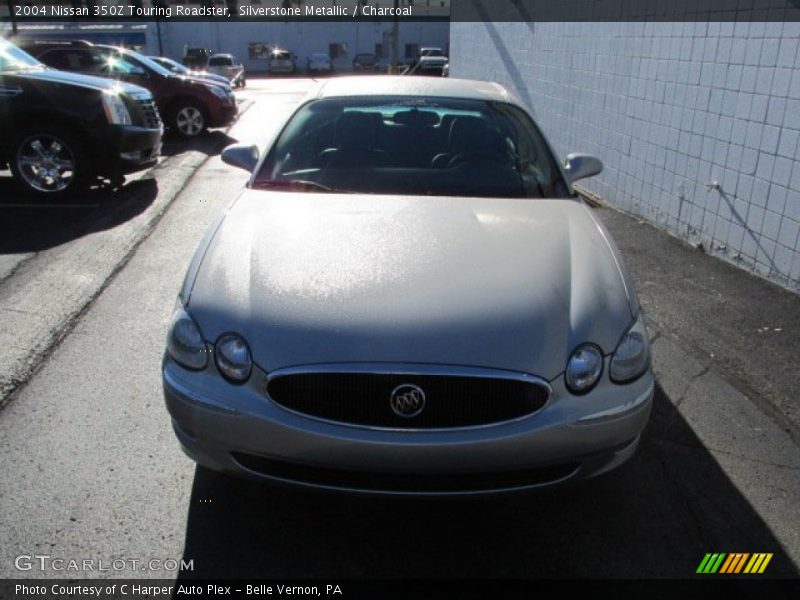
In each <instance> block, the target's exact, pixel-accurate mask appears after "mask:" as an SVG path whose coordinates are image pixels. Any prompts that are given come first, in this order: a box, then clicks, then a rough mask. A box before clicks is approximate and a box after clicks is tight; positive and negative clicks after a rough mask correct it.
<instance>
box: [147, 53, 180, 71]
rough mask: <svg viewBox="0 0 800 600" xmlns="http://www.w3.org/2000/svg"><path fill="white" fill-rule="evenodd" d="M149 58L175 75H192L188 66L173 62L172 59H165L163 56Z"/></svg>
mask: <svg viewBox="0 0 800 600" xmlns="http://www.w3.org/2000/svg"><path fill="white" fill-rule="evenodd" d="M148 58H149V59H150V60H152V61H153V62H157V63H158V64H160V65H161V66H162V67H164V68H166V69H169V70H170V71H172V72H173V73H182V74H184V73H190V71H189V68H188V67H187V66H185V65H182V64H181V63H179V62H178V61H175V60H172V59H171V58H165V57H163V56H159V57H152V56H148Z"/></svg>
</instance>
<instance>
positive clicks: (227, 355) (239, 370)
mask: <svg viewBox="0 0 800 600" xmlns="http://www.w3.org/2000/svg"><path fill="white" fill-rule="evenodd" d="M214 360H215V362H216V363H217V368H218V369H219V371H220V373H222V375H223V376H224V377H225V379H227V380H229V381H231V382H232V383H243V382H245V381H247V378H248V377H250V371H251V370H252V368H253V361H252V359H251V358H250V348H249V347H248V345H247V342H246V341H244V338H243V337H242V336H240V335H237V334H235V333H226V334H223V335H221V336H220V338H219V339H218V340H217V343H216V346H215V348H214Z"/></svg>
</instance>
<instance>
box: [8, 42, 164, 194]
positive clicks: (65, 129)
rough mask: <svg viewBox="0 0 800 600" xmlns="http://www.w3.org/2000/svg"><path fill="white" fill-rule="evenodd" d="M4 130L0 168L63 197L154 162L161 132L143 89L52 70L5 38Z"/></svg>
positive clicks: (35, 190)
mask: <svg viewBox="0 0 800 600" xmlns="http://www.w3.org/2000/svg"><path fill="white" fill-rule="evenodd" d="M0 131H2V132H3V133H2V135H0V168H5V166H6V165H7V166H8V167H10V169H11V172H12V174H13V176H14V180H15V182H16V183H17V185H18V186H19V187H20V188H21V189H22V190H23V191H25V192H29V193H32V194H38V195H44V196H59V195H63V194H67V193H71V192H77V191H80V190H82V189H84V188H86V187H87V186H89V185H91V184H92V183H94V182H96V181H97V179H98V178H99V177H102V178H107V179H111V180H112V181H114V182H118V181H119V180H120V179H121V178H122V176H123V175H124V174H126V173H131V172H133V171H138V170H141V169H144V168H146V167H148V166H150V165H153V164H155V162H156V161H157V159H158V155H159V152H160V150H161V133H162V131H163V127H162V124H161V119H160V118H159V115H158V110H157V109H156V105H155V102H154V100H153V96H152V94H151V93H150V92H149V91H147V90H146V89H144V88H141V87H139V86H135V85H129V84H122V85H117V84H116V83H115V82H111V81H109V80H108V79H102V78H100V77H88V76H84V75H77V74H73V73H64V72H61V71H56V70H53V69H48V68H47V67H45V65H43V64H42V63H40V62H39V61H38V60H36V59H35V58H33V57H32V56H30V55H29V54H27V53H25V52H23V51H22V50H20V49H19V48H17V47H16V46H14V44H12V43H10V42H8V41H6V40H4V39H2V38H0Z"/></svg>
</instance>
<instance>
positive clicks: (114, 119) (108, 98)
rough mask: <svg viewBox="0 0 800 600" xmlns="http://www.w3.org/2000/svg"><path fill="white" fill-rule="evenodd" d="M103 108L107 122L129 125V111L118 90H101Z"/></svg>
mask: <svg viewBox="0 0 800 600" xmlns="http://www.w3.org/2000/svg"><path fill="white" fill-rule="evenodd" d="M102 96H103V110H104V111H105V113H106V118H107V119H108V122H109V123H111V124H112V125H130V124H131V122H132V121H131V113H130V112H128V107H127V106H125V102H124V101H123V100H122V97H121V96H120V95H119V93H118V92H116V91H114V90H104V91H103V94H102Z"/></svg>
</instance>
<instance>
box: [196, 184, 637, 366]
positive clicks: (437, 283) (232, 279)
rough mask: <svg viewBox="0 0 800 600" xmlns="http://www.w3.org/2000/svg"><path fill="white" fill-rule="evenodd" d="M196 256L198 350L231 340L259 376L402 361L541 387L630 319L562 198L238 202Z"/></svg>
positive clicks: (285, 197)
mask: <svg viewBox="0 0 800 600" xmlns="http://www.w3.org/2000/svg"><path fill="white" fill-rule="evenodd" d="M198 256H202V257H203V258H202V261H201V262H200V261H199V260H198V261H196V263H195V266H194V267H193V268H191V269H190V273H189V276H188V277H187V282H186V284H185V287H184V293H183V297H184V300H187V299H188V308H189V311H190V312H191V313H192V315H193V316H194V317H195V319H196V320H197V322H198V324H199V326H200V328H201V330H202V331H203V334H204V336H205V337H206V339H207V340H209V341H213V340H216V339H217V337H218V336H219V335H220V334H222V333H225V332H228V331H236V332H238V333H241V334H242V335H244V336H245V338H246V339H247V341H248V342H249V344H250V346H251V349H252V352H253V356H254V360H255V362H256V363H257V364H259V365H260V366H261V367H262V368H264V369H266V370H267V371H271V370H274V369H278V368H282V367H288V366H296V365H303V364H312V363H331V362H404V363H412V362H413V363H434V364H450V365H469V366H478V367H488V368H498V369H509V370H515V371H521V372H526V373H531V374H534V375H538V376H540V377H545V378H547V379H552V378H554V377H556V376H558V375H559V374H560V373H561V372H563V370H564V366H565V363H566V360H567V357H568V356H569V354H570V352H571V351H572V350H573V349H574V348H575V347H576V346H577V345H578V344H580V343H583V342H594V343H596V344H598V345H599V346H600V347H601V348H602V349H603V351H604V353H610V352H612V351H613V350H614V348H615V346H616V344H617V342H618V341H619V339H620V337H621V335H622V334H623V333H624V331H625V329H626V327H627V326H628V325H630V323H631V320H632V316H633V314H632V312H633V311H632V309H631V306H632V301H631V300H630V299H629V297H628V292H627V288H628V286H627V285H626V282H625V277H626V276H625V275H624V272H622V271H621V270H620V266H619V263H618V259H617V257H616V255H615V251H614V250H613V249H612V245H610V242H609V241H608V239H607V234H606V233H605V230H604V229H603V228H602V227H601V226H600V225H599V224H598V222H597V221H596V220H595V218H594V217H593V216H592V214H591V212H590V211H589V209H588V208H587V207H586V206H585V205H584V204H583V203H582V202H580V201H577V200H569V199H558V200H538V199H537V200H534V199H531V200H526V199H485V198H449V197H410V196H396V197H394V196H369V195H363V196H362V195H338V194H324V193H319V194H314V193H306V194H302V193H285V192H270V191H256V190H250V191H246V192H245V193H244V194H243V195H242V196H241V197H240V198H239V200H238V201H237V202H236V203H235V204H234V205H233V207H232V208H231V209H230V211H229V213H228V214H227V216H226V217H225V218H224V220H223V221H222V222H221V224H220V225H219V227H218V228H217V230H216V233H215V234H214V235H213V237H211V238H210V241H209V242H207V245H206V247H204V248H203V247H201V249H200V250H199V251H198ZM192 271H194V272H192Z"/></svg>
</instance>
